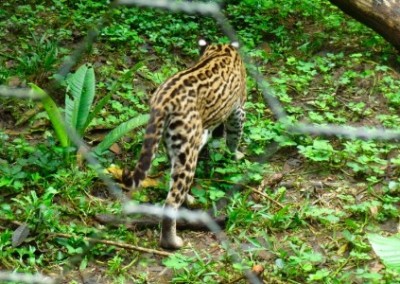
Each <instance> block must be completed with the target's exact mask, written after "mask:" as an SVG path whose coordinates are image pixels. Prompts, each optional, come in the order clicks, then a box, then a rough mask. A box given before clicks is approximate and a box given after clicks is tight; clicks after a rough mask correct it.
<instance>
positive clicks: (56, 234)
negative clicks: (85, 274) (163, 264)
mask: <svg viewBox="0 0 400 284" xmlns="http://www.w3.org/2000/svg"><path fill="white" fill-rule="evenodd" d="M50 236H51V237H54V238H67V239H70V238H78V237H79V236H76V235H71V234H64V233H52V234H50ZM82 238H83V240H85V241H87V242H92V243H99V244H104V245H111V246H116V247H120V248H125V249H130V250H135V251H140V252H145V253H153V254H158V255H161V256H170V255H171V254H172V253H170V252H166V251H160V250H155V249H149V248H144V247H138V246H134V245H130V244H126V243H121V242H114V241H109V240H101V239H95V238H90V237H82Z"/></svg>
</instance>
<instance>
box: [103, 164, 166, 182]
mask: <svg viewBox="0 0 400 284" xmlns="http://www.w3.org/2000/svg"><path fill="white" fill-rule="evenodd" d="M106 172H107V173H109V174H111V175H112V177H113V178H114V179H115V180H118V181H122V172H123V170H122V169H121V168H119V167H118V166H116V165H111V166H109V167H108V168H107V169H106ZM158 185H159V181H158V180H157V179H155V178H151V177H147V178H145V179H144V180H143V181H142V184H141V186H140V187H144V188H146V187H156V186H158Z"/></svg>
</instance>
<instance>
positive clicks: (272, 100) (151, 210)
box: [0, 0, 400, 284]
mask: <svg viewBox="0 0 400 284" xmlns="http://www.w3.org/2000/svg"><path fill="white" fill-rule="evenodd" d="M121 5H124V6H137V7H150V8H158V9H164V10H167V11H170V12H184V13H187V14H200V15H204V16H211V17H212V18H213V19H214V20H215V23H216V24H217V25H218V26H219V27H220V29H221V31H222V32H223V33H224V34H225V35H226V36H227V37H228V38H229V39H230V40H231V41H238V36H237V34H236V32H235V30H234V29H233V27H232V26H231V25H230V23H229V21H228V20H227V18H226V17H225V15H224V14H223V12H222V10H221V9H220V7H219V5H218V4H216V3H213V2H194V1H172V0H152V1H148V0H119V1H114V2H112V3H111V4H110V10H111V9H113V8H116V7H118V6H121ZM106 17H107V14H105V15H104V16H103V17H102V18H101V19H100V21H99V22H98V24H97V26H96V28H95V29H93V30H91V31H89V32H88V34H87V36H86V38H85V39H84V40H83V41H82V42H81V44H80V45H79V46H78V47H77V48H76V49H75V51H74V52H73V53H72V54H71V56H69V57H68V58H67V59H66V60H65V61H64V62H63V64H62V65H61V67H60V69H59V70H58V74H59V75H61V76H65V75H66V74H68V73H69V71H70V70H71V68H72V67H73V66H74V65H75V64H76V63H77V61H78V60H79V58H80V57H81V56H82V55H83V53H84V52H85V46H87V45H90V44H92V43H93V42H94V41H95V40H96V38H97V36H98V35H99V30H101V28H102V27H104V26H106V25H107V24H106V22H107V21H106V20H105V19H106ZM241 56H242V58H243V61H244V62H245V64H246V65H247V66H248V67H249V68H248V74H249V76H251V77H253V78H254V80H255V81H256V82H257V85H258V87H259V88H260V90H261V92H262V94H263V97H264V100H265V102H266V103H267V104H268V105H269V107H270V109H271V110H272V112H273V114H274V115H275V117H276V119H277V120H278V121H280V122H281V123H282V124H283V125H284V126H285V128H286V129H287V132H288V133H291V134H312V135H320V136H337V137H343V138H348V139H377V140H391V141H397V140H398V139H399V138H400V131H397V130H386V129H381V128H366V127H352V126H348V125H345V126H343V125H334V124H325V125H315V124H306V123H292V122H290V121H289V119H288V117H287V115H286V113H285V110H284V108H283V107H282V105H281V104H280V102H279V100H278V99H277V98H276V96H275V95H274V92H273V90H272V88H271V87H270V86H269V84H268V83H267V82H266V80H265V79H264V78H263V75H262V74H261V73H260V72H259V71H258V68H257V66H256V65H255V64H253V63H252V62H251V60H250V57H249V56H248V55H247V54H245V53H244V52H243V51H241ZM0 95H1V96H3V97H16V98H20V99H26V98H28V99H39V98H41V95H40V94H38V93H35V92H34V91H33V90H31V89H23V88H18V89H15V88H10V87H7V86H0ZM68 132H69V136H70V139H71V140H72V141H73V143H74V144H75V145H76V146H77V148H79V149H83V150H82V151H81V153H82V155H83V156H84V157H85V159H86V160H87V162H88V163H89V164H90V165H92V166H93V168H95V169H96V171H97V173H98V175H99V177H100V178H101V179H102V181H103V182H104V183H105V184H106V185H107V188H108V190H109V192H110V195H112V196H114V197H116V198H117V199H118V200H120V201H121V202H122V203H123V213H124V214H126V215H128V214H136V213H140V214H144V215H146V214H149V215H156V216H169V217H176V218H178V219H185V220H189V221H196V222H201V223H203V224H204V225H205V226H206V227H208V228H209V229H210V231H211V232H213V233H214V234H215V236H216V237H217V238H218V240H219V241H220V242H221V243H223V244H224V246H223V247H224V248H226V250H227V253H228V255H229V256H230V260H231V262H232V263H240V260H241V259H242V258H243V257H242V255H241V254H242V252H241V250H239V249H237V248H234V247H233V246H232V245H231V243H230V241H229V239H228V238H226V237H225V236H224V234H223V230H222V229H221V227H220V226H219V225H218V224H217V223H216V222H215V221H214V220H213V218H212V217H211V216H210V215H209V214H208V213H206V212H204V211H189V210H187V209H179V211H174V210H173V211H168V210H164V208H162V207H160V206H156V205H138V204H136V203H133V202H130V201H129V200H126V198H125V197H124V196H125V195H124V193H123V192H122V191H121V189H120V188H119V186H118V185H117V184H115V183H114V182H113V181H112V180H111V179H110V178H109V177H108V176H107V175H105V174H104V169H103V168H102V166H101V165H100V163H99V161H97V160H96V159H95V157H94V155H91V154H90V150H89V147H87V146H86V145H85V142H84V141H83V140H82V139H81V138H80V137H79V136H78V135H77V133H76V132H75V131H74V130H73V129H68ZM268 157H269V155H268V153H267V150H266V152H265V153H264V154H263V155H260V158H259V159H258V161H259V162H260V163H263V162H265V161H266V160H267V158H268ZM247 182H248V177H246V175H244V176H243V180H242V181H240V182H238V183H240V184H246V183H247ZM97 238H99V239H101V236H100V235H98V236H97ZM94 244H95V242H90V244H89V249H90V247H91V246H93V245H94ZM85 253H87V251H84V252H83V253H82V254H80V255H79V256H78V257H75V258H74V259H71V260H70V262H71V263H70V264H72V263H74V262H76V261H77V260H78V261H79V260H81V259H83V258H84V257H85ZM71 266H72V265H71ZM64 268H65V269H64V272H63V275H60V276H59V277H54V276H52V277H50V276H45V275H42V274H40V273H37V274H27V273H17V272H13V271H0V280H1V281H16V282H23V283H42V284H53V283H59V282H61V281H62V280H63V277H65V275H66V273H68V270H69V269H68V265H65V267H64ZM244 275H245V277H246V278H247V279H248V281H249V282H250V283H253V284H256V283H262V282H261V280H260V279H259V278H258V277H257V276H256V275H255V274H254V273H253V272H252V271H251V270H246V271H244Z"/></svg>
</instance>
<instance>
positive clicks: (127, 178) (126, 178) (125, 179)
mask: <svg viewBox="0 0 400 284" xmlns="http://www.w3.org/2000/svg"><path fill="white" fill-rule="evenodd" d="M122 183H123V184H124V185H125V186H127V187H131V186H132V185H133V179H132V175H131V172H130V171H129V170H128V169H124V171H123V172H122Z"/></svg>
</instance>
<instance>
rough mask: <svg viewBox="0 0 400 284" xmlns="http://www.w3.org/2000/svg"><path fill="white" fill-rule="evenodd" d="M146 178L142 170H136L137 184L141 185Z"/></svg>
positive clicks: (134, 177)
mask: <svg viewBox="0 0 400 284" xmlns="http://www.w3.org/2000/svg"><path fill="white" fill-rule="evenodd" d="M144 178H145V174H144V172H143V171H142V170H140V169H136V170H135V172H134V173H133V180H134V181H135V184H139V182H140V181H142V180H144Z"/></svg>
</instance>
